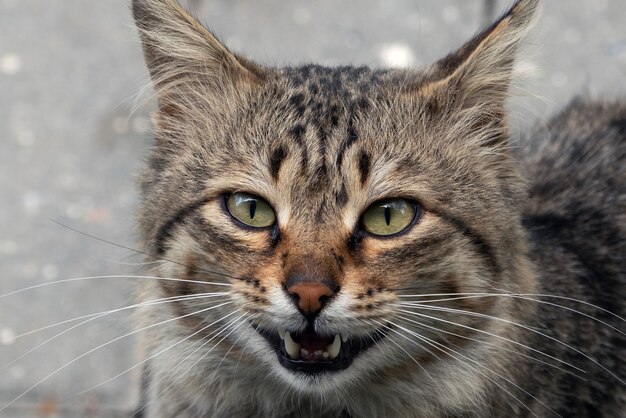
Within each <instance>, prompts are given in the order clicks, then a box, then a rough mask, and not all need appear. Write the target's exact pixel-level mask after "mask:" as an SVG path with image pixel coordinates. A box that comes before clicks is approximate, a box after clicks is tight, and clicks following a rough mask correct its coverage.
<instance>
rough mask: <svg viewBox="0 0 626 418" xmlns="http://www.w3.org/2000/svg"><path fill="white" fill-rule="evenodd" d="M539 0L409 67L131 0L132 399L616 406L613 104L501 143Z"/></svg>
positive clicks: (298, 410)
mask: <svg viewBox="0 0 626 418" xmlns="http://www.w3.org/2000/svg"><path fill="white" fill-rule="evenodd" d="M537 7H538V0H518V1H517V2H515V4H514V5H513V6H512V7H511V8H510V10H509V11H508V12H506V13H505V14H504V15H502V17H501V18H500V19H498V20H497V21H496V22H495V23H494V24H493V25H491V26H490V27H488V28H487V29H485V30H484V31H482V32H481V33H480V34H479V35H477V36H476V37H474V38H473V39H471V40H470V41H468V42H467V43H466V44H465V45H463V46H462V47H461V48H460V49H459V50H457V51H456V52H453V53H451V54H449V55H448V56H446V57H445V58H443V59H442V60H440V61H438V62H436V63H435V64H433V65H432V66H430V67H428V68H425V69H411V70H399V69H398V70H396V69H370V68H367V67H350V66H345V67H336V68H328V67H322V66H318V65H305V66H300V67H287V68H269V67H266V66H261V65H258V64H256V63H254V62H252V61H250V60H249V59H247V58H245V57H243V56H240V55H237V54H234V53H232V52H231V51H229V50H228V49H227V48H226V47H225V46H224V45H223V44H222V43H220V42H219V41H218V39H217V38H216V37H215V36H214V35H213V34H212V33H211V32H210V31H208V30H207V29H206V28H205V27H203V26H202V25H201V24H200V23H198V21H197V20H195V19H194V18H193V17H192V16H191V15H190V14H189V13H188V12H187V11H186V10H185V9H183V8H182V7H181V6H180V5H179V4H178V3H177V2H176V1H175V0H133V2H132V9H133V14H134V18H135V21H136V24H137V26H138V29H139V33H140V38H141V41H142V45H143V51H144V55H145V60H146V63H147V67H148V70H149V72H150V75H151V78H152V81H153V85H154V88H155V94H156V98H157V102H158V109H157V111H156V113H155V116H154V135H155V145H154V149H153V151H152V153H151V155H150V157H149V160H148V162H147V164H146V167H145V169H144V171H143V174H142V175H141V180H140V188H141V198H142V204H141V208H140V212H139V217H138V218H139V226H140V231H141V239H142V241H143V243H144V244H145V248H146V252H147V253H148V254H149V255H150V258H151V259H159V260H163V263H162V264H159V266H158V267H155V268H154V270H153V271H152V273H154V274H155V275H156V276H158V277H160V278H161V279H160V280H155V281H149V282H145V283H142V284H141V286H140V290H139V294H140V296H139V297H140V301H141V302H142V303H144V304H145V305H146V306H144V307H143V308H142V310H141V313H140V315H139V323H140V325H141V327H142V328H144V331H143V334H144V335H145V337H144V339H143V342H142V348H143V352H144V360H143V363H144V364H145V366H146V367H145V372H144V388H143V389H144V397H143V398H142V400H141V402H140V405H139V408H138V410H137V412H136V414H135V415H136V416H137V417H139V416H146V417H158V418H173V417H354V418H357V417H359V418H368V417H406V418H409V417H428V418H433V417H459V418H461V417H481V418H485V417H531V416H536V417H559V416H560V417H619V416H623V411H624V410H625V408H626V384H625V381H626V366H625V365H624V359H625V358H626V348H625V347H626V337H625V335H626V334H625V333H624V319H623V318H624V317H625V316H626V312H625V304H624V297H625V296H626V292H625V291H624V284H625V274H626V261H625V260H624V250H625V242H626V240H625V234H626V170H624V165H625V164H626V145H625V140H626V103H624V102H586V101H583V100H576V101H574V102H573V103H572V104H571V105H569V107H568V108H567V109H566V110H565V111H564V112H563V113H562V114H560V115H558V116H557V117H556V118H554V119H553V120H552V121H550V122H549V123H548V124H547V126H545V127H541V128H538V129H537V130H535V131H534V132H532V133H529V134H528V135H527V136H526V137H525V138H522V139H520V140H519V141H518V142H519V143H520V146H516V147H513V146H511V145H510V143H511V139H510V135H509V132H508V127H507V114H506V110H505V103H506V100H507V97H508V90H509V85H510V82H511V79H512V76H513V67H514V63H515V56H516V51H517V49H518V46H519V44H520V42H521V40H522V39H523V37H524V35H525V34H526V33H527V32H528V30H529V28H530V26H531V23H532V21H533V20H534V16H535V15H536V9H537ZM152 301H164V302H168V303H160V304H159V305H158V306H150V304H151V303H153V302H152Z"/></svg>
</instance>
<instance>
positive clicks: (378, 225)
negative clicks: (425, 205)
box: [361, 199, 417, 236]
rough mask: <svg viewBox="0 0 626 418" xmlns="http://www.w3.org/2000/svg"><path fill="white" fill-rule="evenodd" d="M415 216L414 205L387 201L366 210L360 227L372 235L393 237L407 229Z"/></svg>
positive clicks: (406, 201) (391, 200) (404, 200)
mask: <svg viewBox="0 0 626 418" xmlns="http://www.w3.org/2000/svg"><path fill="white" fill-rule="evenodd" d="M416 214H417V207H416V205H415V203H413V202H411V201H409V200H406V199H389V200H384V201H381V202H377V203H374V204H373V205H372V206H370V207H369V208H367V210H366V211H365V213H363V216H362V217H361V225H362V226H363V229H365V230H366V231H367V232H369V233H370V234H373V235H380V236H388V235H394V234H398V233H400V232H402V231H404V230H405V229H407V228H408V227H409V226H410V225H411V224H412V223H413V220H414V219H415V217H416Z"/></svg>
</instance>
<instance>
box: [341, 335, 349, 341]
mask: <svg viewBox="0 0 626 418" xmlns="http://www.w3.org/2000/svg"><path fill="white" fill-rule="evenodd" d="M346 341H348V336H347V335H345V334H341V342H342V343H345V342H346Z"/></svg>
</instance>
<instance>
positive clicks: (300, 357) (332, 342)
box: [259, 326, 385, 374]
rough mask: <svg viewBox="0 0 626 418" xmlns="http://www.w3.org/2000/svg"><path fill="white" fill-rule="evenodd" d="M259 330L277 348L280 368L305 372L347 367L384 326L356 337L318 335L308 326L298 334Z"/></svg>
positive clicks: (381, 336) (373, 340)
mask: <svg viewBox="0 0 626 418" xmlns="http://www.w3.org/2000/svg"><path fill="white" fill-rule="evenodd" d="M259 333H260V334H261V335H262V336H263V337H265V339H266V340H267V341H268V342H269V343H270V345H271V346H272V348H273V349H274V350H275V351H276V354H277V355H278V361H279V362H280V364H281V365H282V366H283V367H285V368H286V369H289V370H293V371H297V372H303V373H308V374H315V373H321V372H333V371H339V370H343V369H346V368H347V367H348V366H350V364H352V361H353V360H354V359H355V358H356V357H357V356H358V355H359V354H361V353H362V352H364V351H365V350H367V349H368V348H370V347H371V346H372V345H374V344H375V343H377V342H378V341H380V340H381V339H382V338H383V337H384V336H385V330H384V329H383V330H380V331H378V332H374V333H372V334H370V335H367V336H365V337H356V338H347V337H345V336H342V335H339V334H337V335H320V334H318V333H316V332H315V330H314V329H313V327H311V326H308V327H307V328H306V329H305V330H304V331H302V332H300V333H290V332H288V331H282V330H281V331H279V332H275V331H269V330H265V329H259Z"/></svg>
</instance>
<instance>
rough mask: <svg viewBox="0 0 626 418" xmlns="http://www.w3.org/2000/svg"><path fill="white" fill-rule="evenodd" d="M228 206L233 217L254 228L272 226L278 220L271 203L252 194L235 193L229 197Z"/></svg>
mask: <svg viewBox="0 0 626 418" xmlns="http://www.w3.org/2000/svg"><path fill="white" fill-rule="evenodd" d="M226 206H227V207H228V211H229V212H230V214H231V215H232V216H233V218H235V219H237V220H238V221H239V222H242V223H244V224H246V225H248V226H251V227H254V228H265V227H268V226H272V225H273V224H274V222H275V221H276V215H275V214H274V210H273V209H272V208H271V207H270V205H269V204H268V203H267V202H266V201H265V200H263V199H261V198H258V197H256V196H253V195H251V194H247V193H233V194H231V195H230V196H229V197H228V200H227V201H226Z"/></svg>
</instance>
